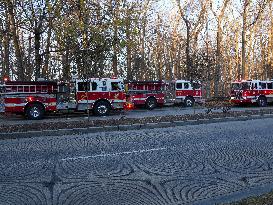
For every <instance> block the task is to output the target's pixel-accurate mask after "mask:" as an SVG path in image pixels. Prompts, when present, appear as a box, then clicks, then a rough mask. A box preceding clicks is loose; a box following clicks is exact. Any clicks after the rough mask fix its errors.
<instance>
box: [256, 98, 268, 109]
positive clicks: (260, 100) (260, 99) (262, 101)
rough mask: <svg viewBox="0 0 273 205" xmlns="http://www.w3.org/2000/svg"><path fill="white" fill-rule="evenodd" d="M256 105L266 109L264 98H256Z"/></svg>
mask: <svg viewBox="0 0 273 205" xmlns="http://www.w3.org/2000/svg"><path fill="white" fill-rule="evenodd" d="M258 105H259V107H266V106H267V100H266V97H259V98H258Z"/></svg>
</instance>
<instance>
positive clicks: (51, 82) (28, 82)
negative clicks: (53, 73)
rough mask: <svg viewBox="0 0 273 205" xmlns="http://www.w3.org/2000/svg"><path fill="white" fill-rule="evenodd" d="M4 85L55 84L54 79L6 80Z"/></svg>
mask: <svg viewBox="0 0 273 205" xmlns="http://www.w3.org/2000/svg"><path fill="white" fill-rule="evenodd" d="M5 85H6V86H7V85H57V82H55V81H7V82H5Z"/></svg>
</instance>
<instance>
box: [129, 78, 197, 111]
mask: <svg viewBox="0 0 273 205" xmlns="http://www.w3.org/2000/svg"><path fill="white" fill-rule="evenodd" d="M126 87H127V89H126V90H127V97H129V98H130V101H131V102H132V103H134V105H136V106H138V105H145V106H146V108H147V109H154V108H155V107H157V106H162V105H166V104H178V103H183V104H185V105H186V106H187V107H192V106H193V104H194V103H195V102H200V101H201V99H202V90H201V84H200V83H197V82H190V81H186V80H175V81H171V82H166V81H129V82H126Z"/></svg>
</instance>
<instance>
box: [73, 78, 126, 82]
mask: <svg viewBox="0 0 273 205" xmlns="http://www.w3.org/2000/svg"><path fill="white" fill-rule="evenodd" d="M107 80H109V81H123V79H122V78H88V79H76V81H77V82H87V81H107Z"/></svg>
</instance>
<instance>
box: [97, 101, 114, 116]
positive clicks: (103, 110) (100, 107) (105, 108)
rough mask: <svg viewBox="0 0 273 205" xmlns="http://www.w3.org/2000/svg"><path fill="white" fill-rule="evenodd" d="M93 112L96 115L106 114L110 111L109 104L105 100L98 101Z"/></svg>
mask: <svg viewBox="0 0 273 205" xmlns="http://www.w3.org/2000/svg"><path fill="white" fill-rule="evenodd" d="M93 112H94V114H95V115H97V116H105V115H108V114H109V112H110V105H109V103H107V102H105V101H99V102H97V103H96V104H95V106H94V110H93Z"/></svg>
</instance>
